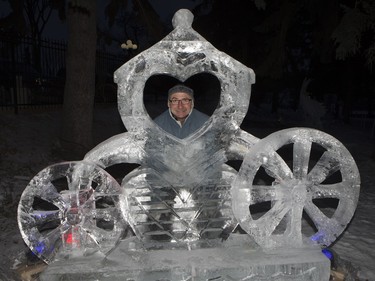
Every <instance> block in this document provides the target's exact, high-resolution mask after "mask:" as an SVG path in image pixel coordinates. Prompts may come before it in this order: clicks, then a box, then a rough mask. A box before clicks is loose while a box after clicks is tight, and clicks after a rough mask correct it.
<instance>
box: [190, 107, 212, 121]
mask: <svg viewBox="0 0 375 281" xmlns="http://www.w3.org/2000/svg"><path fill="white" fill-rule="evenodd" d="M192 114H193V115H194V116H195V117H197V118H199V119H204V120H208V119H209V118H210V116H208V115H207V114H205V113H203V112H201V111H199V110H198V109H195V108H194V109H193V112H192Z"/></svg>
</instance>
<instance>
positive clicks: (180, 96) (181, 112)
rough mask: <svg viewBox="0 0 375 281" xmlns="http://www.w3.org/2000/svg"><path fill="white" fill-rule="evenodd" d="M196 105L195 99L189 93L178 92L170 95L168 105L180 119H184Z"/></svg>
mask: <svg viewBox="0 0 375 281" xmlns="http://www.w3.org/2000/svg"><path fill="white" fill-rule="evenodd" d="M171 101H172V102H171ZM193 106H194V101H193V100H192V98H191V97H190V95H189V94H187V93H183V92H177V93H174V94H172V95H171V96H170V98H169V101H168V107H169V108H170V109H171V112H172V114H173V116H174V117H175V118H176V119H177V120H178V121H184V120H185V119H186V117H187V116H188V115H189V113H190V111H191V109H192V108H193Z"/></svg>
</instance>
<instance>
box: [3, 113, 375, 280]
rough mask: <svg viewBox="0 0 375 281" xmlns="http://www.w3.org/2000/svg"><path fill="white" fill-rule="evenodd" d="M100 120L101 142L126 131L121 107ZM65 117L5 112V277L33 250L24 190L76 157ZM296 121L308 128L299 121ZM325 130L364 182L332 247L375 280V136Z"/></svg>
mask: <svg viewBox="0 0 375 281" xmlns="http://www.w3.org/2000/svg"><path fill="white" fill-rule="evenodd" d="M250 114H251V113H250ZM94 119H95V121H94V135H95V142H96V143H100V142H101V141H103V140H105V139H107V138H109V137H110V136H113V135H115V134H118V133H121V132H123V131H124V127H123V125H122V123H121V120H120V118H119V115H118V112H117V108H116V106H107V107H103V106H101V107H100V108H97V109H96V110H95V118H94ZM60 121H61V110H60V109H54V110H49V111H46V110H44V111H39V112H38V111H36V110H33V112H26V111H23V112H21V113H19V114H18V115H14V114H13V113H12V112H7V113H6V112H0V167H1V169H0V280H4V281H5V280H20V277H19V276H20V272H21V271H22V269H23V268H24V267H25V253H27V252H28V249H27V247H26V246H25V244H24V242H23V240H22V237H21V235H20V233H19V230H18V225H17V218H16V211H17V205H18V201H19V197H20V195H21V193H22V191H23V190H24V188H25V187H26V185H27V184H28V182H29V181H30V179H31V178H32V177H34V176H35V175H36V174H37V173H38V172H39V171H40V170H42V169H44V168H45V167H47V166H48V165H50V164H54V163H58V162H61V161H65V160H73V159H64V157H63V156H62V155H61V153H59V151H60V150H59V149H60V148H59V145H58V134H59V128H60V124H61V122H60ZM263 121H264V122H263ZM265 121H267V122H265ZM249 124H251V122H249ZM254 124H255V123H254ZM254 124H253V125H251V127H249V128H243V129H245V130H247V131H248V132H250V133H251V134H253V135H254V136H256V137H259V138H263V137H265V136H266V135H268V134H270V133H272V132H274V131H276V130H278V129H281V128H283V127H286V126H288V124H286V126H285V124H284V126H282V124H281V125H280V124H279V126H277V120H276V119H275V120H261V118H260V119H259V118H257V122H256V124H257V125H254ZM293 125H296V126H304V124H298V123H296V122H295V124H293ZM324 131H325V132H327V133H329V134H331V135H333V136H334V137H336V138H337V139H339V140H340V141H341V142H342V143H343V144H344V145H345V146H346V147H347V148H348V150H349V151H350V152H351V153H352V155H353V157H354V159H355V160H356V162H357V165H358V167H359V171H360V174H361V183H362V184H361V193H360V199H359V204H358V207H357V211H356V213H355V216H354V218H353V220H352V222H351V223H350V225H349V226H348V228H347V230H346V231H345V232H344V234H343V235H342V236H341V237H340V238H339V239H338V241H336V243H335V244H334V245H333V246H332V247H331V248H332V249H333V250H334V252H335V253H336V254H337V256H338V259H339V260H340V261H341V262H343V263H346V262H347V263H348V264H349V267H348V268H350V270H351V271H352V276H354V275H357V277H358V279H359V280H375V263H374V261H375V216H374V213H375V175H374V174H375V161H374V160H371V158H370V155H371V153H372V152H373V149H374V140H373V139H371V138H370V133H369V130H367V132H366V130H363V129H361V127H360V126H348V125H344V124H342V123H339V122H337V123H332V124H331V125H330V126H329V127H328V128H325V129H324ZM26 264H27V262H26ZM30 266H31V265H30ZM39 266H40V264H39ZM358 279H350V280H358ZM25 280H26V279H25Z"/></svg>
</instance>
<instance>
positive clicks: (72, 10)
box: [61, 0, 97, 159]
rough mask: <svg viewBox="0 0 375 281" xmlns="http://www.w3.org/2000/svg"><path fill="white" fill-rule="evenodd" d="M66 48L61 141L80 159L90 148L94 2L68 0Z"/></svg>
mask: <svg viewBox="0 0 375 281" xmlns="http://www.w3.org/2000/svg"><path fill="white" fill-rule="evenodd" d="M67 20H68V50H67V58H66V84H65V91H64V106H63V127H62V135H61V143H62V146H63V148H65V151H66V152H68V153H69V154H68V156H69V157H77V158H78V159H81V158H82V156H83V154H84V153H86V152H87V150H89V149H90V148H91V147H92V123H93V107H94V93H95V58H96V39H97V34H96V1H92V0H79V1H68V11H67Z"/></svg>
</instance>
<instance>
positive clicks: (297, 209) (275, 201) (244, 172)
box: [232, 128, 360, 248]
mask: <svg viewBox="0 0 375 281" xmlns="http://www.w3.org/2000/svg"><path fill="white" fill-rule="evenodd" d="M359 190H360V177H359V172H358V168H357V166H356V164H355V162H354V159H353V157H352V156H351V154H350V153H349V151H348V150H347V149H346V148H345V147H344V146H343V145H342V144H341V143H340V142H339V141H338V140H337V139H335V138H333V137H332V136H330V135H328V134H326V133H324V132H321V131H318V130H313V129H307V128H293V129H286V130H281V131H278V132H275V133H273V134H271V135H269V136H268V137H266V138H264V139H262V140H261V141H259V142H258V143H257V144H255V145H254V146H253V147H252V149H251V150H250V152H249V153H248V154H247V155H246V157H245V158H244V161H243V163H242V166H241V168H240V170H239V173H238V175H237V177H236V179H235V180H234V182H233V184H232V196H233V198H232V200H233V211H234V214H235V217H236V218H237V219H238V221H239V223H240V226H241V227H242V228H243V229H244V230H245V231H246V232H247V233H249V234H250V235H251V236H252V237H253V238H254V240H255V241H256V242H257V243H258V244H259V245H260V246H262V247H263V248H274V247H280V246H282V247H285V246H291V247H300V246H302V245H303V244H310V242H311V241H312V242H313V243H318V244H320V245H324V246H328V245H329V244H331V243H332V242H334V241H335V240H336V238H337V237H338V236H339V235H340V234H341V233H342V232H343V231H344V229H345V228H346V226H347V224H348V223H349V222H350V220H351V218H352V217H353V215H354V211H355V209H356V205H357V202H358V196H359Z"/></svg>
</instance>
